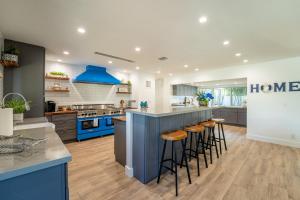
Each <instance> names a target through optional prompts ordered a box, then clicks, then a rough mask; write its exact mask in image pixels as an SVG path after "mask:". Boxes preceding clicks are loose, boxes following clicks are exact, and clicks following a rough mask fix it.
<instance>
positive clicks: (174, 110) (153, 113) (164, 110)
mask: <svg viewBox="0 0 300 200" xmlns="http://www.w3.org/2000/svg"><path fill="white" fill-rule="evenodd" d="M212 109H215V107H199V106H184V107H183V106H182V107H172V106H167V107H156V108H145V109H141V108H139V109H134V110H127V111H126V112H128V113H133V114H140V115H146V116H150V117H164V116H170V115H177V114H184V113H191V112H197V111H205V110H212Z"/></svg>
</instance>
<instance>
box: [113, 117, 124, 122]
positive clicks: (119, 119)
mask: <svg viewBox="0 0 300 200" xmlns="http://www.w3.org/2000/svg"><path fill="white" fill-rule="evenodd" d="M112 119H113V120H117V121H123V122H126V116H119V117H113V118H112Z"/></svg>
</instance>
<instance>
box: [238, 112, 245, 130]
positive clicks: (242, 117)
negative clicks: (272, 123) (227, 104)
mask: <svg viewBox="0 0 300 200" xmlns="http://www.w3.org/2000/svg"><path fill="white" fill-rule="evenodd" d="M238 124H239V125H241V126H247V110H246V109H238Z"/></svg>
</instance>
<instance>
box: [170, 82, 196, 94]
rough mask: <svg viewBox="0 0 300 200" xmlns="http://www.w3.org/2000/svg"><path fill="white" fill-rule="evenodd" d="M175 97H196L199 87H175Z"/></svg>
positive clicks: (181, 85)
mask: <svg viewBox="0 0 300 200" xmlns="http://www.w3.org/2000/svg"><path fill="white" fill-rule="evenodd" d="M172 87H173V96H195V94H196V92H197V87H195V86H191V85H184V84H180V85H173V86H172Z"/></svg>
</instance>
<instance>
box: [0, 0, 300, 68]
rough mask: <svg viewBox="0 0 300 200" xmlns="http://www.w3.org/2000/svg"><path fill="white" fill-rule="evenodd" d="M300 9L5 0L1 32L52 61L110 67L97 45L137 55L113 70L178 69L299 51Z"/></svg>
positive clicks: (190, 0) (168, 0)
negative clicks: (42, 51)
mask: <svg viewBox="0 0 300 200" xmlns="http://www.w3.org/2000/svg"><path fill="white" fill-rule="evenodd" d="M299 8H300V1H299V0H281V1H280V0H276V1H274V0H226V1H225V0H223V1H222V0H156V1H155V0H150V1H149V0H126V1H125V0H106V1H104V0H0V32H2V33H3V35H4V36H5V38H9V39H13V40H18V41H22V42H27V43H32V44H36V45H41V46H44V47H46V49H47V59H49V60H57V59H62V60H63V61H64V62H67V63H72V64H82V65H85V64H97V65H102V66H108V67H109V65H108V64H107V61H108V60H110V59H108V58H105V57H102V56H98V55H94V52H95V51H99V52H103V53H107V54H112V55H115V56H120V57H124V58H128V59H130V60H135V61H136V63H135V64H130V63H127V62H124V61H116V60H114V59H112V60H113V62H114V63H113V64H111V67H112V68H114V67H115V68H118V69H127V70H134V69H135V66H137V65H138V66H140V67H141V70H144V71H147V72H153V73H154V72H155V71H157V70H160V71H161V72H162V74H167V73H174V74H175V73H184V72H192V71H193V70H194V68H196V67H197V68H199V69H200V71H201V69H209V68H220V67H226V66H232V65H239V64H242V60H243V59H248V60H249V63H258V62H263V61H268V60H275V59H281V58H287V57H295V56H299V55H300V37H299V35H300V26H299V22H300V12H299ZM202 15H206V16H207V17H208V23H207V24H204V25H201V24H199V22H198V18H199V17H200V16H202ZM79 26H82V27H84V28H85V29H86V31H87V32H86V34H85V35H80V34H78V33H77V31H76V29H77V28H78V27H79ZM225 39H228V40H230V42H231V44H230V46H228V47H224V46H223V45H222V42H223V41H224V40H225ZM136 46H139V47H141V48H142V51H141V52H140V53H136V52H135V51H134V47H136ZM64 50H68V51H70V53H71V54H70V55H69V56H66V55H63V54H62V52H63V51H64ZM237 52H241V53H242V54H243V55H242V57H240V58H238V57H235V56H234V54H235V53H237ZM161 56H166V57H168V58H169V59H168V60H167V61H158V57H161ZM184 64H188V65H189V68H187V69H185V68H184V67H183V65H184Z"/></svg>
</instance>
